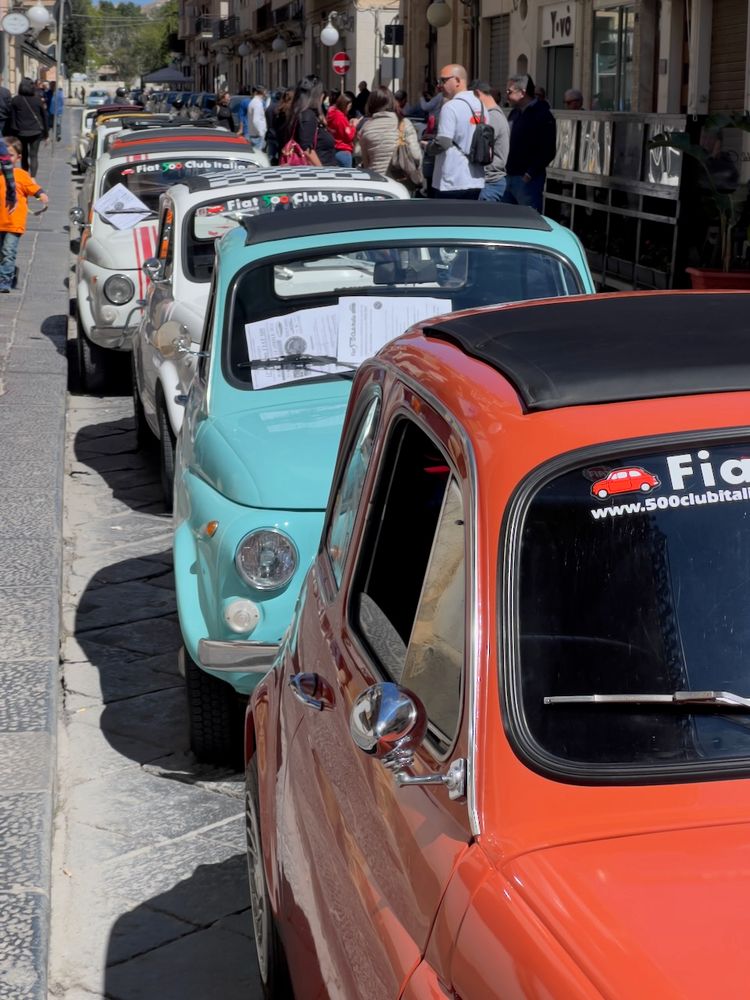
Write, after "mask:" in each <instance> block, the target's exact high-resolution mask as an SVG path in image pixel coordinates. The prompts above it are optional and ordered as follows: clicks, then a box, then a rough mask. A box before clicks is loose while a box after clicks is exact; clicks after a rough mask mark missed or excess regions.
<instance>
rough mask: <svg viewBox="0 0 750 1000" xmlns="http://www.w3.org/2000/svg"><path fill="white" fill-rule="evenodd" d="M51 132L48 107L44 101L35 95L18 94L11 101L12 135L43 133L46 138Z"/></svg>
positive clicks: (10, 129)
mask: <svg viewBox="0 0 750 1000" xmlns="http://www.w3.org/2000/svg"><path fill="white" fill-rule="evenodd" d="M48 133H49V129H48V127H47V109H46V108H45V106H44V104H43V103H42V101H41V100H40V99H39V98H38V97H36V96H34V97H21V95H20V94H17V95H16V96H15V97H14V98H13V100H12V101H11V102H10V128H9V134H10V135H18V136H24V137H26V136H33V135H41V136H43V137H44V138H45V139H46V138H47V135H48Z"/></svg>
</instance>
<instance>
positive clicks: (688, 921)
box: [505, 823, 750, 1000]
mask: <svg viewBox="0 0 750 1000" xmlns="http://www.w3.org/2000/svg"><path fill="white" fill-rule="evenodd" d="M505 875H506V877H507V878H508V879H509V881H510V883H511V885H513V886H515V888H516V891H518V892H519V893H520V894H521V896H523V897H524V898H525V899H526V901H527V903H528V904H529V905H530V906H531V908H532V909H533V910H534V911H535V912H536V914H537V916H538V917H539V918H540V919H541V920H542V921H544V923H546V924H547V926H548V927H549V929H550V931H551V932H552V934H553V935H554V936H555V937H556V938H557V940H558V941H559V942H560V943H561V944H562V945H563V946H564V947H565V948H566V949H567V950H568V951H569V953H570V954H571V955H572V956H573V958H574V959H575V960H576V961H577V962H578V964H579V966H580V967H581V969H582V970H583V971H584V972H585V973H586V975H587V976H588V977H589V978H590V979H591V981H592V983H593V984H594V985H595V986H596V987H597V989H598V990H599V991H600V992H601V993H602V994H603V995H604V996H605V997H635V996H641V997H657V996H658V997H659V998H660V1000H677V998H680V1000H686V998H694V1000H699V998H701V1000H702V998H704V997H710V996H713V997H739V996H745V995H746V994H747V980H748V969H747V942H748V924H749V923H750V917H749V916H748V899H750V824H748V823H737V824H733V825H728V826H714V827H701V828H697V829H689V830H668V831H661V832H658V833H647V834H640V835H637V836H629V837H620V838H616V839H612V840H606V841H593V842H587V843H584V844H573V845H565V846H561V847H553V848H548V849H546V850H540V851H536V852H534V853H533V854H528V855H525V856H522V857H520V858H518V859H516V860H514V861H512V862H509V863H508V864H507V865H506V866H505Z"/></svg>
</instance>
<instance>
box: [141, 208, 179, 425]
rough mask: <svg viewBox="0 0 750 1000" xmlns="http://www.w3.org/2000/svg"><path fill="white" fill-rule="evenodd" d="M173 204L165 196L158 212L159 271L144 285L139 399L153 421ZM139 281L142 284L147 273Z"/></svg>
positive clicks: (167, 300) (169, 297) (169, 299)
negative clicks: (157, 337) (157, 341)
mask: <svg viewBox="0 0 750 1000" xmlns="http://www.w3.org/2000/svg"><path fill="white" fill-rule="evenodd" d="M174 230H175V225H174V205H173V204H172V202H171V200H170V199H169V198H164V200H163V202H162V206H161V213H160V216H159V229H158V233H157V237H156V256H157V259H158V260H159V262H160V264H161V274H160V276H159V277H158V278H157V280H156V281H151V282H149V283H148V286H147V287H146V288H145V289H144V291H145V295H146V308H145V315H144V320H143V324H142V328H141V336H140V349H141V359H140V360H141V367H140V371H141V376H142V383H143V384H142V390H141V399H142V400H143V406H144V409H145V411H146V414H147V416H149V417H150V418H152V421H154V422H155V419H156V418H155V413H156V384H157V381H158V372H159V368H160V366H161V364H162V360H163V358H162V354H161V351H160V350H159V347H158V346H157V343H156V335H157V333H158V331H159V329H160V327H162V326H163V325H164V323H166V322H167V320H168V319H170V316H171V312H172V308H173V306H174V293H173V289H172V282H173V279H174V274H173V272H174V241H175V233H174ZM142 281H143V283H144V285H145V282H146V277H145V275H143V277H142Z"/></svg>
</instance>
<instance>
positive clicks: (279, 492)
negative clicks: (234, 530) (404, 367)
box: [195, 382, 351, 510]
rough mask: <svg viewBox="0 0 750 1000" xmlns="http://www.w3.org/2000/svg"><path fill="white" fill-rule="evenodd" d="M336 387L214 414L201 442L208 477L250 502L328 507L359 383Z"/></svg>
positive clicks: (199, 453) (200, 461) (199, 457)
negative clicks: (348, 410)
mask: <svg viewBox="0 0 750 1000" xmlns="http://www.w3.org/2000/svg"><path fill="white" fill-rule="evenodd" d="M332 386H333V384H332ZM333 388H335V390H336V391H334V392H332V393H331V395H330V396H325V397H316V398H315V399H314V400H312V401H305V400H301V399H300V397H299V395H297V397H296V399H295V400H294V401H293V402H286V403H279V404H277V405H274V406H268V407H264V408H263V409H255V410H251V411H235V412H233V413H229V414H226V415H224V416H221V417H209V418H208V420H206V421H205V422H204V423H203V424H202V425H201V429H200V432H199V434H198V436H197V439H196V445H195V460H196V463H197V465H198V467H199V471H200V475H201V476H202V477H203V478H204V479H205V480H207V481H208V482H209V483H210V484H211V485H212V486H213V487H214V489H216V490H218V491H219V493H222V494H223V495H224V496H226V497H228V498H229V499H230V500H233V501H234V502H235V503H238V504H243V505H245V506H248V507H266V508H271V509H273V510H324V509H325V506H326V504H327V503H328V492H329V490H330V488H331V478H332V476H333V467H334V464H335V462H336V453H337V451H338V445H339V438H340V437H341V428H342V426H343V423H344V414H345V413H346V404H347V400H348V396H349V390H350V389H351V383H349V382H346V383H336V384H335V386H333ZM270 391H273V392H278V391H283V390H270Z"/></svg>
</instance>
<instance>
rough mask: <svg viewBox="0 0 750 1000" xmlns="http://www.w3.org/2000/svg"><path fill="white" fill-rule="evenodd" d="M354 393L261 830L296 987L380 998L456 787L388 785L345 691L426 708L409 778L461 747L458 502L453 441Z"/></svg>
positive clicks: (400, 977) (408, 940)
mask: <svg viewBox="0 0 750 1000" xmlns="http://www.w3.org/2000/svg"><path fill="white" fill-rule="evenodd" d="M373 392H374V390H373ZM397 395H400V396H402V397H404V398H403V399H402V400H401V403H405V402H407V400H406V398H405V397H406V396H407V395H409V393H408V391H407V390H404V389H402V388H400V389H399V390H398V393H397ZM359 401H360V404H361V405H360V407H359V419H358V421H357V422H356V427H357V431H356V433H354V434H353V435H352V437H351V440H350V442H349V445H348V453H347V452H344V453H342V454H344V455H345V456H346V457H345V459H344V462H343V465H342V471H341V474H340V476H339V478H338V482H337V485H336V488H335V492H334V495H333V498H332V504H331V507H330V518H329V521H328V526H327V528H326V530H325V532H324V544H323V546H322V548H321V550H320V552H319V554H318V557H317V559H316V561H315V563H314V564H313V568H312V571H311V574H310V576H309V578H308V587H307V596H306V599H305V601H304V603H303V606H302V609H301V620H300V622H299V630H298V632H297V642H296V643H295V644H294V650H293V653H292V654H291V655H290V656H289V657H288V658H287V661H286V662H285V669H286V670H287V671H288V673H289V676H288V677H287V678H286V679H285V683H284V684H283V690H284V694H283V696H282V709H281V710H282V713H283V714H284V716H285V722H286V726H285V729H286V731H287V732H294V733H295V735H294V738H293V741H292V745H291V747H290V750H289V771H288V779H287V785H288V787H287V790H286V794H285V796H284V800H283V803H281V804H279V805H278V809H279V812H278V815H277V827H278V833H277V840H278V850H279V853H278V864H279V866H280V869H281V873H282V880H281V895H282V904H281V912H282V914H287V915H288V918H287V919H286V920H285V921H284V926H283V929H282V934H283V937H284V942H285V946H286V949H287V955H288V958H289V962H290V968H291V971H292V977H293V984H294V988H295V995H296V996H297V998H298V1000H303V998H305V997H314V996H329V997H331V998H341V1000H358V998H362V1000H385V998H389V1000H395V998H397V997H398V996H399V995H400V993H401V990H402V989H403V986H404V984H405V982H406V980H407V978H408V976H409V975H410V973H411V971H412V970H413V969H414V967H415V966H416V964H417V963H418V962H419V960H420V957H421V956H422V955H423V954H424V950H425V948H426V945H427V940H428V936H429V932H430V928H431V926H432V921H433V919H434V916H435V914H436V912H437V909H438V906H439V903H440V900H441V897H442V894H443V892H444V889H445V887H446V885H447V883H448V880H449V878H450V875H451V872H452V871H453V869H454V866H455V865H456V863H457V862H458V860H459V859H460V857H461V855H462V854H463V853H464V851H465V850H466V847H467V844H468V842H469V840H470V838H471V833H470V827H469V821H468V815H467V810H466V804H465V802H464V801H460V800H459V801H451V799H450V798H449V796H448V792H447V790H446V789H445V788H444V787H442V786H436V785H415V786H410V787H398V786H397V784H396V782H395V780H394V777H393V775H392V774H391V772H390V771H388V770H387V769H386V768H385V767H384V765H383V764H382V763H381V762H380V761H378V760H376V759H374V758H372V757H369V756H367V755H366V754H364V753H363V752H362V751H361V750H359V749H358V748H357V747H356V746H355V745H354V743H353V741H352V738H351V736H350V731H349V722H350V715H351V711H352V706H353V703H354V701H355V699H356V698H357V697H358V695H360V694H361V693H362V692H364V691H365V690H366V689H367V688H368V687H370V686H371V685H372V684H374V683H376V682H378V681H389V680H390V681H396V682H401V683H403V684H404V686H407V687H409V688H410V689H411V690H412V691H414V692H415V693H416V694H417V695H418V696H419V698H420V699H421V700H422V702H423V704H424V705H425V708H426V710H427V715H428V718H429V723H430V729H429V733H428V737H427V739H426V740H425V741H424V743H423V745H422V746H421V747H420V748H419V750H418V751H417V753H416V757H415V759H414V762H413V765H412V767H411V768H410V773H411V774H412V776H417V777H428V776H432V777H434V776H436V775H441V774H445V773H446V772H447V770H448V767H449V765H450V764H451V762H453V761H459V760H461V759H463V760H464V761H465V758H466V752H467V732H466V722H467V720H466V715H467V713H465V712H464V705H463V698H464V688H465V674H466V667H465V658H466V652H465V651H466V648H467V647H468V645H469V644H468V643H466V642H465V641H464V640H465V632H466V627H465V622H466V593H467V580H466V566H467V565H468V564H470V560H468V558H467V555H468V548H469V544H470V543H469V531H468V528H467V524H468V514H467V512H468V511H469V510H470V509H471V505H470V500H469V497H468V496H467V495H466V490H467V485H468V484H467V481H466V480H465V479H464V477H463V476H462V474H461V469H460V468H459V467H458V466H459V465H460V463H458V464H457V463H455V462H454V460H453V459H451V460H449V458H448V456H449V455H454V456H455V455H457V454H458V453H459V451H457V449H459V450H460V445H458V443H457V441H456V440H455V439H454V438H452V435H451V432H450V430H449V428H448V427H447V425H445V424H444V423H443V422H442V420H441V419H440V418H439V417H438V416H437V415H436V414H435V413H433V412H432V411H430V410H429V407H427V405H426V404H425V403H424V402H423V401H420V402H419V404H417V405H418V406H419V410H420V412H419V416H417V415H416V413H415V412H414V410H413V409H411V403H412V402H414V400H413V399H412V400H411V401H410V403H409V410H408V411H406V410H404V409H403V408H402V407H400V408H399V409H398V411H397V412H396V413H395V414H394V415H392V417H391V419H388V418H387V416H384V415H383V414H382V413H381V406H382V404H381V403H380V401H379V399H378V395H377V392H374V394H373V396H372V397H371V398H370V399H369V401H368V400H367V399H366V396H365V398H364V402H363V397H362V396H360V400H359ZM365 403H366V405H365ZM376 428H378V430H377V433H375V429H376ZM374 433H375V437H374V438H373V434H374ZM373 442H374V443H375V447H373ZM378 450H379V451H380V455H379V456H378V457H377V458H376V452H377V451H378ZM371 455H372V460H371V458H370V456H371ZM376 465H377V469H376V468H375V466H376ZM370 466H372V468H370ZM360 496H361V499H360ZM358 501H359V502H358ZM311 692H312V693H311ZM317 703H322V705H323V708H322V710H321V709H319V708H318V707H317ZM297 723H298V724H297Z"/></svg>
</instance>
